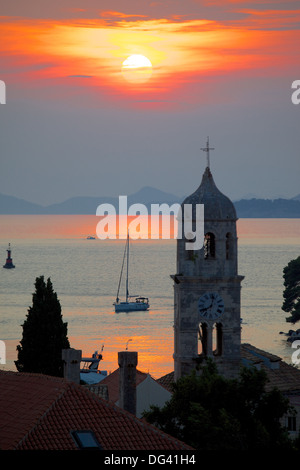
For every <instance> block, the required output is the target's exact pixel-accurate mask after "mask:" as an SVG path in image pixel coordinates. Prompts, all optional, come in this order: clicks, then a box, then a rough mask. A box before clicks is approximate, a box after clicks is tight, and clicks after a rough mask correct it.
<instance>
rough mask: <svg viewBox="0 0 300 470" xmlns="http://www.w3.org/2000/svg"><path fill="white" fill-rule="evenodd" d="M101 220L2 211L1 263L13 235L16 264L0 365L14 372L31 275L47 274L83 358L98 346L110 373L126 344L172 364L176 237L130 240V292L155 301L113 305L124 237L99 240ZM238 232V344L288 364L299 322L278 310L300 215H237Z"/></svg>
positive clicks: (0, 317)
mask: <svg viewBox="0 0 300 470" xmlns="http://www.w3.org/2000/svg"><path fill="white" fill-rule="evenodd" d="M97 222H98V220H97V218H96V216H89V215H0V262H1V257H2V265H3V264H4V263H5V259H6V249H7V247H8V244H9V243H10V244H11V249H12V258H13V263H14V265H15V269H11V270H8V269H1V270H0V340H1V341H2V342H3V343H2V344H4V345H5V353H6V355H5V361H3V360H2V361H1V362H5V363H4V364H3V363H1V364H0V368H1V369H5V370H16V368H15V363H14V361H15V360H16V359H17V351H16V347H17V345H18V344H19V343H20V341H21V339H22V333H23V329H22V324H23V322H24V320H25V319H26V315H27V312H28V308H29V307H30V306H31V305H32V294H33V292H34V290H35V287H34V283H35V279H36V278H37V277H39V276H44V278H45V279H48V278H50V279H51V282H52V284H53V288H54V290H55V292H56V293H57V296H58V299H59V301H60V304H61V308H62V316H63V321H64V322H66V323H67V324H68V338H69V341H70V345H71V347H72V348H75V349H80V350H81V351H82V355H83V356H91V355H92V354H93V353H94V352H95V351H96V350H97V351H98V352H100V351H102V354H103V360H102V362H101V364H100V368H101V369H102V370H106V371H107V373H110V372H113V371H114V370H115V369H116V368H117V367H118V352H119V351H123V350H125V349H128V350H131V351H137V352H138V369H139V370H141V371H143V372H147V373H150V374H151V375H152V376H153V377H154V378H159V377H161V376H163V375H165V374H167V373H169V372H171V371H172V370H173V344H174V330H173V322H174V318H173V317H174V299H173V281H172V279H171V277H170V276H171V275H172V274H175V273H176V240H175V239H174V238H172V239H170V240H162V239H148V240H131V243H130V265H129V290H130V293H131V294H132V295H144V296H146V297H149V300H150V309H149V311H146V312H129V313H115V311H114V307H113V302H114V301H115V298H116V294H117V289H118V283H119V277H120V271H121V265H122V259H123V252H124V246H125V240H113V239H107V240H100V239H99V238H97V236H96V235H95V234H96V225H97ZM237 232H238V271H239V274H240V275H242V276H245V277H244V280H243V281H242V291H241V317H242V342H244V343H250V344H252V345H254V346H256V347H258V348H261V349H263V350H265V351H268V352H270V353H272V354H275V355H278V356H280V357H281V358H282V359H283V360H284V361H286V362H287V363H289V364H291V363H292V353H293V352H294V349H292V348H291V345H290V343H288V342H287V341H286V338H287V337H286V335H285V334H284V333H286V332H288V330H289V329H297V328H300V325H299V326H297V324H296V325H292V324H290V323H287V322H286V316H287V314H286V313H285V312H284V311H283V310H282V309H281V306H282V302H283V297H282V294H283V289H284V286H283V268H284V267H285V266H286V265H287V264H288V263H289V261H291V260H292V259H295V258H297V257H298V256H299V255H300V219H239V220H238V221H237ZM89 236H92V237H95V238H88V237H89ZM124 295H125V286H124V285H123V284H121V290H120V297H121V298H122V297H123V298H124ZM296 367H298V366H296Z"/></svg>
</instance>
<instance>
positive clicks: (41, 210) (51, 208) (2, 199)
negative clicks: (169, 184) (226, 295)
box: [0, 186, 300, 218]
mask: <svg viewBox="0 0 300 470" xmlns="http://www.w3.org/2000/svg"><path fill="white" fill-rule="evenodd" d="M183 200H184V197H179V196H175V195H174V194H170V193H166V192H164V191H161V190H159V189H155V188H152V187H150V186H147V187H144V188H142V189H140V190H139V191H137V192H136V193H134V194H131V195H129V196H128V207H129V206H130V205H132V204H134V203H140V204H144V205H145V206H146V207H147V208H148V210H149V211H150V208H151V204H162V203H167V204H169V205H171V204H174V203H179V204H181V203H182V202H183ZM104 203H108V204H112V205H113V206H114V207H115V208H116V210H117V209H118V205H119V199H118V197H103V196H99V197H90V196H78V197H73V198H70V199H67V200H66V201H63V202H61V203H57V204H51V205H48V206H42V205H40V204H35V203H32V202H28V201H26V200H24V199H20V198H17V197H14V196H8V195H5V194H1V193H0V214H2V215H4V214H6V215H17V214H20V215H26V214H28V215H29V214H31V215H33V214H36V215H38V214H40V215H47V214H48V215H50V214H51V215H60V214H65V215H95V214H96V209H97V207H98V205H99V204H104ZM234 206H235V208H236V212H237V216H238V217H239V218H299V217H300V194H298V195H297V196H295V197H293V198H291V199H284V198H277V199H259V198H255V197H253V198H251V199H240V200H238V201H234Z"/></svg>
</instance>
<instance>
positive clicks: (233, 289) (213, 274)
mask: <svg viewBox="0 0 300 470" xmlns="http://www.w3.org/2000/svg"><path fill="white" fill-rule="evenodd" d="M202 150H205V151H206V152H207V167H206V169H205V171H204V174H203V176H202V181H201V184H200V186H199V187H198V189H197V190H196V191H195V192H194V193H193V194H191V195H190V196H188V197H187V198H186V199H185V201H184V202H183V204H182V217H181V220H179V222H178V223H179V224H184V222H185V212H184V207H185V205H190V206H189V207H192V211H191V217H192V221H193V224H195V223H196V214H197V211H196V206H197V204H203V205H204V240H203V244H202V243H201V248H199V249H198V250H188V249H186V247H187V243H189V242H191V241H192V240H188V239H186V238H185V236H184V233H185V232H184V230H183V229H182V238H179V239H178V240H177V274H175V275H173V276H171V277H172V279H173V280H174V378H175V381H176V380H178V379H179V378H180V377H181V376H183V375H186V374H189V373H190V372H191V371H192V369H195V368H196V367H197V365H198V364H199V363H203V362H205V359H206V358H209V357H210V358H212V359H213V360H214V361H215V363H216V364H217V368H218V372H219V373H220V374H222V375H224V376H225V377H227V378H233V377H235V376H236V375H237V374H238V372H239V370H240V345H241V318H240V291H241V281H242V280H243V276H239V275H238V272H237V234H236V221H237V217H236V211H235V208H234V205H233V203H232V202H231V201H230V199H228V197H226V196H225V195H224V194H222V193H221V192H220V191H219V189H218V188H217V187H216V185H215V182H214V180H213V176H212V173H211V171H210V167H209V150H211V149H210V148H209V143H208V142H207V147H206V148H205V149H202Z"/></svg>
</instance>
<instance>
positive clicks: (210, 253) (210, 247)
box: [204, 232, 216, 259]
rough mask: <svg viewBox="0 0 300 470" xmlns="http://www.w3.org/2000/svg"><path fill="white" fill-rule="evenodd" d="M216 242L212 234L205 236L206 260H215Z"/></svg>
mask: <svg viewBox="0 0 300 470" xmlns="http://www.w3.org/2000/svg"><path fill="white" fill-rule="evenodd" d="M215 255H216V242H215V236H214V234H213V233H212V232H207V233H206V234H205V236H204V258H205V259H208V258H215Z"/></svg>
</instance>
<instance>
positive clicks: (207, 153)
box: [200, 137, 215, 168]
mask: <svg viewBox="0 0 300 470" xmlns="http://www.w3.org/2000/svg"><path fill="white" fill-rule="evenodd" d="M200 150H203V152H206V157H207V167H208V168H209V167H210V162H209V151H210V150H215V149H214V148H212V147H210V146H209V138H208V137H207V142H206V147H204V148H202V149H200Z"/></svg>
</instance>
